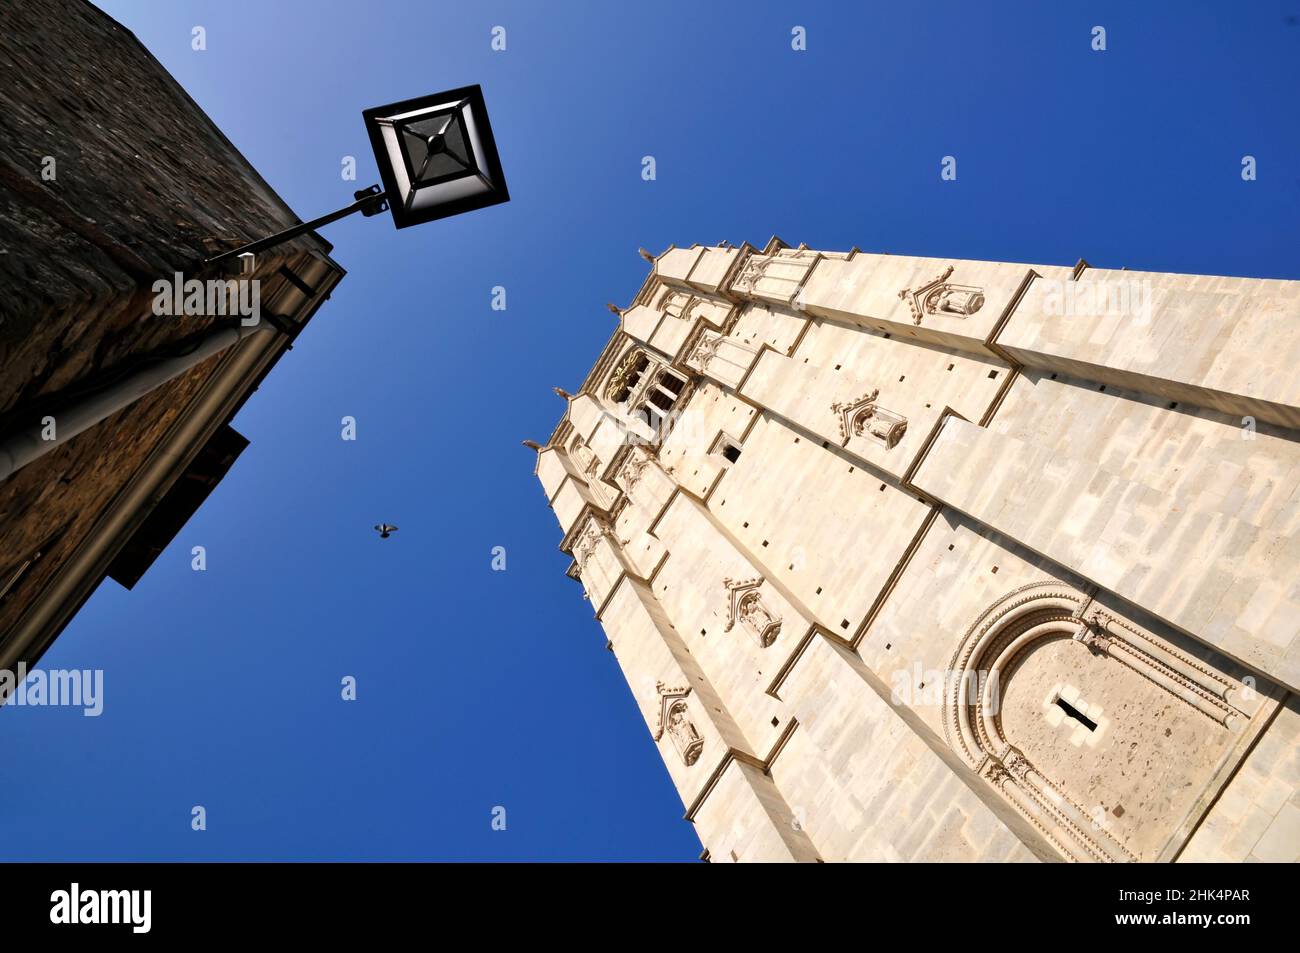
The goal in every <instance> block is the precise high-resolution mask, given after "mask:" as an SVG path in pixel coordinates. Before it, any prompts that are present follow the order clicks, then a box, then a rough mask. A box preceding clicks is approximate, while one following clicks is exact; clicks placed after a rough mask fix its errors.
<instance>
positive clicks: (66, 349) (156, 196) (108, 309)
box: [0, 0, 328, 634]
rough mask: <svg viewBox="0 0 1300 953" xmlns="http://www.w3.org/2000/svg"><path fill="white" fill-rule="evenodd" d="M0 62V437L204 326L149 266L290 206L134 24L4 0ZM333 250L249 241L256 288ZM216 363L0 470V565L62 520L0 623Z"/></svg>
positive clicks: (116, 489)
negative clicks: (165, 312)
mask: <svg viewBox="0 0 1300 953" xmlns="http://www.w3.org/2000/svg"><path fill="white" fill-rule="evenodd" d="M0 72H3V74H4V77H5V82H4V83H3V85H0V143H3V146H2V147H0V369H3V372H2V373H0V435H3V434H7V433H8V432H10V431H12V430H13V429H15V428H17V427H20V426H24V425H30V424H31V423H32V422H33V421H34V420H39V416H40V415H42V414H43V413H44V412H45V411H44V408H46V407H51V406H57V405H56V404H50V403H49V402H50V401H51V400H56V399H57V398H58V397H59V396H60V395H64V394H66V393H68V392H69V391H71V390H74V389H76V388H79V387H84V386H85V385H86V383H87V382H88V381H95V380H102V379H103V375H105V374H108V373H113V372H115V371H117V370H120V369H121V368H123V367H127V366H130V364H131V362H132V361H133V360H135V359H138V358H139V356H140V355H142V354H146V353H149V352H153V351H155V350H156V349H159V348H162V347H165V346H166V345H168V344H169V343H170V342H174V341H177V340H179V339H181V338H185V337H188V336H190V335H193V334H195V333H196V332H201V331H202V330H204V329H205V328H206V327H208V326H210V324H211V322H212V320H213V319H211V318H207V317H201V316H200V317H182V318H174V317H155V316H154V315H153V314H152V309H151V302H152V300H153V291H152V287H151V286H152V283H153V281H154V280H156V279H157V278H168V279H170V278H171V276H172V274H173V273H174V272H176V271H179V270H183V269H187V267H188V266H189V264H190V263H191V262H193V261H195V260H196V259H199V258H202V257H205V256H208V255H211V254H213V253H215V252H217V251H220V250H222V249H224V248H227V247H233V246H234V245H237V244H240V243H242V242H243V241H246V240H251V239H253V238H257V237H262V236H264V235H267V234H271V233H273V232H275V231H278V230H280V229H282V228H285V227H287V226H289V225H291V224H293V223H295V222H296V221H297V218H296V217H295V216H294V215H293V213H292V212H291V211H290V210H289V209H288V207H287V206H285V204H284V203H283V202H282V201H281V200H280V199H279V198H278V197H277V196H276V195H275V193H274V192H273V191H272V190H271V189H270V187H269V186H268V185H267V184H266V183H265V182H264V181H263V180H262V179H261V178H260V177H259V176H258V175H257V173H256V172H255V171H254V170H253V169H252V168H251V167H250V166H249V165H248V163H247V162H246V161H245V160H244V159H243V157H242V156H241V155H240V154H239V153H238V151H237V150H236V149H235V148H234V146H232V145H231V144H230V143H229V142H228V141H227V140H226V139H225V137H224V136H223V135H222V134H221V133H220V131H219V130H218V129H217V128H216V127H215V126H214V125H213V124H212V123H211V121H210V120H208V118H207V117H206V116H205V115H204V114H203V112H202V111H201V110H200V109H199V108H198V106H196V105H195V104H194V103H193V102H192V101H191V100H190V99H189V97H188V96H187V95H186V94H185V92H184V91H183V90H182V89H181V88H180V86H179V85H177V84H176V82H175V81H174V80H173V79H172V78H171V77H170V76H169V75H168V74H167V72H166V71H165V70H164V69H163V68H162V67H161V66H160V65H159V64H158V63H157V61H156V60H155V59H154V58H153V57H152V56H151V55H150V54H149V53H148V52H147V51H146V50H145V49H144V47H142V46H141V45H140V44H139V42H138V41H137V40H136V39H135V37H134V36H132V35H131V34H130V33H129V32H128V31H127V30H125V29H124V28H122V27H121V26H120V25H118V24H117V23H115V22H114V21H113V20H111V19H110V18H109V17H107V16H105V15H104V14H103V13H101V12H100V11H98V10H96V9H95V8H94V7H92V6H91V5H90V4H88V3H85V2H82V0H49V2H42V3H5V4H3V5H0ZM47 157H48V159H47ZM51 159H52V160H53V165H52V166H51V165H50V164H49V160H51ZM51 168H52V170H53V173H54V175H53V178H46V177H44V176H43V174H42V173H43V171H45V170H47V169H51ZM327 251H328V246H325V245H324V244H323V243H321V242H320V241H319V240H318V239H315V238H311V237H307V238H303V239H299V240H297V241H296V242H294V243H292V244H290V245H286V246H283V247H281V248H279V249H277V250H275V251H274V252H273V253H268V254H266V255H263V256H260V260H259V268H258V272H257V275H256V276H254V277H257V278H258V279H259V280H261V281H262V282H263V285H262V299H263V302H264V303H265V302H269V301H271V300H273V299H274V298H275V296H276V295H278V294H280V293H281V292H283V291H284V290H285V289H286V288H287V286H286V284H285V282H284V280H283V279H282V278H280V277H278V276H277V275H276V272H277V271H278V269H279V268H280V266H281V265H285V264H288V265H290V266H291V267H292V268H293V269H295V270H296V271H299V272H301V271H302V263H303V262H305V261H307V259H308V256H312V257H316V258H319V257H320V256H322V255H323V253H325V252H327ZM219 361H220V358H211V359H209V360H208V361H206V362H204V363H203V364H201V365H199V366H197V367H195V368H194V369H192V370H191V371H189V372H188V373H186V374H184V375H183V376H181V377H178V378H176V379H175V380H173V381H171V382H169V383H168V384H166V385H164V386H163V387H162V388H160V389H158V390H157V391H155V392H153V393H151V394H149V395H148V396H147V397H145V398H143V399H141V400H139V401H137V402H136V403H134V404H133V405H131V406H130V407H128V408H126V409H125V410H123V411H121V412H119V413H117V414H115V415H113V416H112V417H111V418H109V419H108V420H106V421H104V422H103V423H101V424H99V425H97V426H96V427H94V428H92V429H90V430H89V431H87V432H85V433H83V434H81V435H80V436H78V437H75V438H73V439H72V440H71V441H69V442H67V443H65V444H63V445H62V446H60V447H58V448H56V449H55V450H54V451H52V452H51V453H49V454H46V455H45V456H44V457H42V458H40V459H38V460H37V461H35V462H34V463H32V464H30V465H28V466H27V467H25V468H24V469H23V470H21V471H20V472H18V473H17V474H16V475H14V476H13V477H11V478H9V479H8V480H6V481H4V482H3V483H0V573H3V572H4V571H6V570H7V569H11V568H12V566H13V565H16V564H18V563H19V562H20V561H21V560H22V559H24V558H25V557H26V555H27V554H29V553H30V552H32V551H33V549H34V548H35V547H37V546H39V545H40V544H41V543H42V542H43V541H44V540H45V538H47V537H48V535H49V534H50V533H51V532H53V531H55V530H62V531H63V535H62V537H61V539H60V542H59V544H58V546H57V547H55V548H54V549H53V550H51V551H50V552H48V553H47V554H46V555H45V557H44V558H43V559H42V560H41V562H40V563H39V564H38V565H37V566H36V567H35V568H34V569H33V571H32V572H31V573H30V574H29V576H28V577H27V578H25V579H24V582H23V587H22V591H21V592H18V591H15V592H12V593H10V595H9V597H8V598H6V599H4V600H3V602H0V634H3V633H5V632H6V631H7V630H8V629H9V628H10V626H11V625H12V624H13V622H14V621H15V619H16V618H18V616H20V615H21V614H22V613H23V611H24V610H25V609H26V608H27V606H28V605H29V603H30V601H31V600H32V599H33V598H35V597H36V596H37V595H39V593H40V592H41V590H42V589H43V588H44V587H45V585H46V583H47V582H48V580H49V579H50V578H52V576H53V575H54V574H55V573H56V572H58V570H59V568H60V565H61V564H62V563H63V561H64V560H65V559H66V557H67V555H68V554H69V553H71V552H72V551H74V550H75V549H76V548H77V547H78V546H79V545H81V543H82V542H83V541H84V540H85V539H86V537H87V534H88V533H89V532H90V529H91V527H92V526H93V525H94V523H95V522H96V520H97V519H98V518H99V517H100V515H101V514H102V513H103V512H104V509H105V507H106V505H107V504H108V503H109V502H110V501H111V500H113V499H114V498H115V497H116V496H117V495H118V494H119V493H120V492H121V490H122V488H123V487H124V486H126V485H127V483H128V482H129V481H130V480H131V478H132V476H133V474H134V473H135V472H136V471H137V469H138V468H139V466H140V464H141V462H142V461H143V460H144V458H145V457H146V455H147V454H148V453H149V452H150V450H151V449H152V448H154V447H155V446H157V445H158V443H159V441H160V440H161V439H162V437H163V435H164V434H165V433H166V432H167V431H168V429H169V428H170V427H171V426H172V425H173V424H174V423H175V421H176V420H177V419H178V417H179V416H180V415H181V414H182V413H183V412H184V410H185V408H186V406H187V405H188V403H189V402H190V400H191V399H192V398H193V397H194V395H195V394H197V393H198V392H199V390H200V389H201V388H202V386H203V383H204V382H205V381H206V380H207V379H208V378H209V376H210V375H211V373H212V370H213V368H214V367H215V366H216V365H217V364H218V363H219ZM54 416H55V417H56V420H57V412H54Z"/></svg>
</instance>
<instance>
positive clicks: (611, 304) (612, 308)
mask: <svg viewBox="0 0 1300 953" xmlns="http://www.w3.org/2000/svg"><path fill="white" fill-rule="evenodd" d="M605 307H607V308H609V310H610V311H612V312H614V313H615V314H617V315H618V316H619V317H620V318H621V317H623V312H622V311H620V310H619V309H618V305H616V304H615V303H614V302H612V301H606V302H605Z"/></svg>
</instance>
